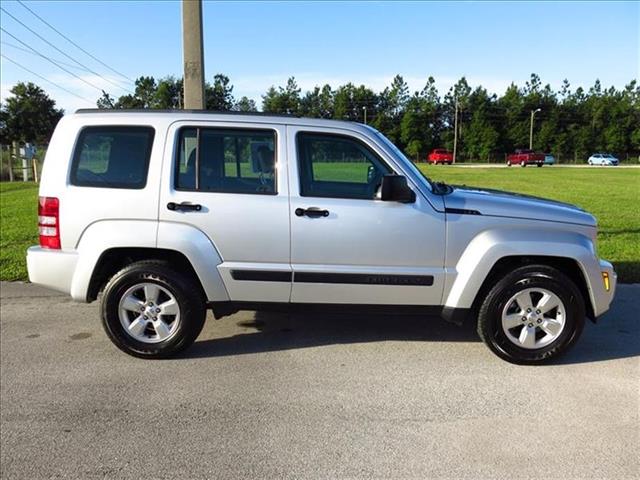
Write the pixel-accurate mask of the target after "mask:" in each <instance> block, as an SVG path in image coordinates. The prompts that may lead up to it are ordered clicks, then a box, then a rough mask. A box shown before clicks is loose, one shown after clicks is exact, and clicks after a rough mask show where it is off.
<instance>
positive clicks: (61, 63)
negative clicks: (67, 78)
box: [0, 42, 88, 72]
mask: <svg viewBox="0 0 640 480" xmlns="http://www.w3.org/2000/svg"><path fill="white" fill-rule="evenodd" d="M0 44H2V45H6V46H7V47H12V48H15V49H16V50H20V51H22V52H26V53H28V54H30V55H37V54H36V53H33V52H32V51H31V50H27V49H26V48H22V47H19V46H18V45H14V44H13V43H9V42H0ZM55 61H56V62H58V63H59V64H60V65H64V66H65V67H69V68H75V69H78V70H82V71H84V72H86V71H88V70H85V69H84V68H82V67H78V66H77V65H71V64H70V63H66V62H63V61H62V60H58V59H57V58H56V59H55Z"/></svg>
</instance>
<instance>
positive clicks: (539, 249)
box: [444, 229, 600, 308]
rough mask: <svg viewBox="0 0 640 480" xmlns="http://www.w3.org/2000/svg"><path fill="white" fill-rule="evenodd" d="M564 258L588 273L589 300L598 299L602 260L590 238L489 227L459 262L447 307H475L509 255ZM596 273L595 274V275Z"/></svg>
mask: <svg viewBox="0 0 640 480" xmlns="http://www.w3.org/2000/svg"><path fill="white" fill-rule="evenodd" d="M529 256H535V257H560V258H568V259H571V260H574V261H576V262H577V264H578V266H579V267H580V269H581V271H582V274H583V276H584V279H585V282H586V285H587V289H588V290H589V297H590V298H588V299H586V298H585V301H590V302H591V304H592V306H594V308H595V305H596V304H597V303H596V302H595V299H594V289H593V285H592V283H593V282H592V281H591V280H592V279H593V278H596V277H598V278H599V275H600V274H599V271H600V268H599V263H598V260H597V258H596V256H595V252H594V247H593V243H592V241H591V239H590V238H588V237H586V236H585V235H582V234H580V233H577V232H563V231H554V230H547V231H544V232H541V231H540V229H537V231H536V235H535V238H534V237H533V236H532V235H531V231H530V230H529V231H527V230H525V229H509V230H507V229H494V230H486V231H484V232H482V233H480V234H479V235H478V236H476V237H475V238H474V239H473V240H472V241H471V242H470V243H469V245H468V246H467V248H466V249H465V250H464V252H463V254H462V255H461V257H460V260H459V261H458V263H457V264H456V268H455V270H456V272H455V277H454V278H455V280H454V281H453V284H452V285H451V288H450V289H449V291H448V294H446V297H445V298H446V300H445V302H444V304H445V307H449V308H471V307H472V305H473V302H474V300H475V298H476V295H477V294H478V292H479V291H480V288H481V287H482V285H483V283H484V281H485V279H486V278H487V276H488V275H489V273H490V272H491V269H492V268H493V266H494V265H495V264H496V263H497V262H498V261H499V260H500V259H502V258H505V257H529ZM594 275H595V276H594Z"/></svg>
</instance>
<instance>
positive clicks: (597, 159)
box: [587, 153, 620, 166]
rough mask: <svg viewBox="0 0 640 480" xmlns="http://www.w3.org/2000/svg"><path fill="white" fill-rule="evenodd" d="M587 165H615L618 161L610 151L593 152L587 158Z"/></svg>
mask: <svg viewBox="0 0 640 480" xmlns="http://www.w3.org/2000/svg"><path fill="white" fill-rule="evenodd" d="M587 163H588V164H589V165H602V166H616V165H618V164H619V163H620V161H619V160H618V159H617V158H616V157H614V156H613V155H611V154H610V153H594V154H593V155H591V156H590V157H589V160H587Z"/></svg>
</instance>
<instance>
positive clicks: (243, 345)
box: [184, 312, 480, 357]
mask: <svg viewBox="0 0 640 480" xmlns="http://www.w3.org/2000/svg"><path fill="white" fill-rule="evenodd" d="M254 315H255V316H254ZM251 317H253V319H252V320H246V321H240V322H237V325H238V326H239V327H244V328H247V330H250V331H248V332H247V333H240V334H235V335H232V336H228V337H222V338H212V339H207V340H201V341H199V342H196V343H195V344H194V345H193V346H192V347H191V348H190V349H189V350H188V351H186V352H185V353H184V356H186V357H218V356H226V355H238V354H244V353H257V352H272V351H278V350H292V349H297V348H307V347H317V346H322V345H334V344H348V343H367V342H382V341H389V340H399V341H421V342H479V341H480V339H479V338H478V335H477V333H476V331H475V328H474V327H473V326H472V325H471V324H469V325H464V326H461V327H459V326H457V325H453V324H450V323H447V322H445V321H443V320H442V319H440V318H437V317H435V318H430V317H429V318H425V317H418V316H408V315H402V316H386V315H385V316H383V315H373V316H364V315H337V314H331V315H329V314H322V315H320V314H307V315H302V314H287V313H275V312H256V313H255V314H252V315H251ZM251 317H249V318H251ZM245 318H246V317H245ZM256 329H257V330H258V331H255V330H256Z"/></svg>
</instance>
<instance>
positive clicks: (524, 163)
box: [520, 160, 527, 168]
mask: <svg viewBox="0 0 640 480" xmlns="http://www.w3.org/2000/svg"><path fill="white" fill-rule="evenodd" d="M520 166H521V167H522V168H524V167H526V166H527V162H526V161H524V160H522V161H521V162H520Z"/></svg>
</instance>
